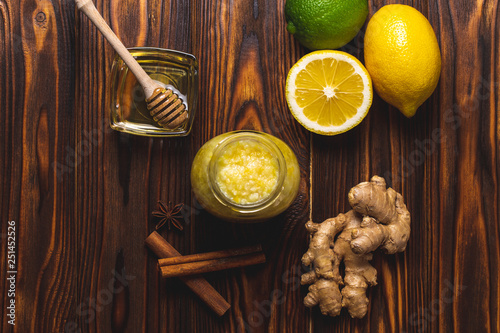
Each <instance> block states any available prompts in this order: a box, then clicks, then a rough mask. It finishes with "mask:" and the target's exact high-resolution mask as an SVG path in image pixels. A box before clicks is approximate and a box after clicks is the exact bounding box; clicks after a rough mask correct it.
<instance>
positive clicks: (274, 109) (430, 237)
mask: <svg viewBox="0 0 500 333" xmlns="http://www.w3.org/2000/svg"><path fill="white" fill-rule="evenodd" d="M94 3H95V4H96V7H97V8H98V10H99V12H100V13H102V15H103V17H104V18H105V19H106V20H107V22H109V23H110V26H111V28H112V29H113V30H114V31H115V32H116V33H117V35H118V37H119V38H121V40H122V41H123V42H124V44H125V45H126V46H157V47H163V48H171V49H177V50H180V51H184V52H189V53H192V54H194V55H195V56H196V57H197V58H198V61H199V79H200V81H199V91H200V96H199V99H198V113H197V115H196V120H195V124H194V128H193V131H192V133H191V135H190V136H188V137H186V138H180V139H150V138H144V137H136V136H131V135H127V134H122V133H118V132H114V131H112V130H110V129H109V126H108V121H107V119H108V103H109V100H108V98H107V97H106V88H107V86H108V84H109V83H110V82H109V76H110V65H111V61H112V59H113V57H114V52H113V50H112V49H111V47H110V46H109V45H108V44H107V42H106V41H105V40H104V39H103V38H102V36H100V34H99V33H98V31H97V30H96V29H95V28H94V27H93V26H92V25H91V24H90V22H89V21H88V19H86V18H85V17H84V16H83V15H82V14H81V13H78V12H77V11H76V9H75V5H74V3H73V1H71V0H53V1H48V0H42V1H36V2H33V1H28V0H19V1H13V0H0V124H1V125H2V127H3V131H2V132H1V133H2V134H1V135H0V177H1V182H0V222H1V223H0V225H1V228H2V229H1V231H0V233H1V235H2V237H1V243H0V244H1V245H2V246H1V247H0V256H1V258H2V259H1V260H0V269H1V273H0V288H1V289H2V290H3V291H7V289H8V284H7V281H6V277H7V273H6V272H7V271H8V269H7V263H6V260H5V259H4V258H6V256H7V248H6V246H5V243H6V240H7V237H6V232H7V221H16V231H17V244H16V246H17V261H18V267H17V270H18V274H17V280H16V282H17V283H16V288H17V289H16V326H15V327H14V326H11V325H9V324H8V323H7V320H6V315H7V310H6V304H7V302H8V301H9V298H8V297H7V294H6V292H4V293H2V297H1V300H2V301H1V304H2V307H1V310H0V314H1V318H2V322H1V324H0V327H1V328H0V331H2V332H23V333H24V332H134V333H136V332H145V333H146V332H147V333H154V332H203V333H205V332H252V333H253V332H311V333H312V332H500V276H499V263H500V262H499V261H500V225H499V221H500V218H499V214H500V213H499V204H500V189H499V183H498V182H499V175H500V167H499V162H500V161H499V154H500V140H499V136H500V122H499V120H500V102H499V98H498V96H499V95H500V84H499V82H500V52H499V51H500V38H499V36H500V25H499V24H498V21H499V17H500V5H499V1H498V0H481V1H480V0H472V1H471V0H453V1H445V0H413V1H410V0H399V1H384V0H370V1H369V8H370V16H371V15H373V13H374V12H375V11H376V10H377V9H379V8H380V7H382V6H383V5H385V4H389V3H404V4H408V5H411V6H413V7H415V8H417V9H418V10H420V11H421V12H422V13H423V14H424V15H425V16H426V17H427V18H428V19H429V21H430V23H431V24H432V26H433V28H434V31H435V32H436V35H437V37H438V42H439V45H440V47H441V52H442V64H443V65H442V72H441V79H440V83H439V86H438V88H437V89H436V91H435V93H434V94H433V95H432V96H431V98H430V99H429V100H428V101H427V102H425V103H424V105H423V106H422V107H421V108H420V109H419V111H418V112H417V115H416V116H415V117H414V118H412V119H406V118H405V117H404V116H402V115H401V114H400V113H399V112H398V111H397V110H396V109H394V108H393V107H390V106H388V105H387V104H386V103H385V102H383V101H382V100H381V99H380V98H379V97H377V96H375V98H374V103H373V106H372V109H371V111H370V113H369V115H368V117H367V118H366V119H365V120H364V121H363V122H362V123H361V124H360V125H359V126H357V127H356V128H355V129H353V130H351V131H349V132H348V133H345V134H342V135H339V136H336V137H322V136H318V135H311V134H309V133H308V132H307V131H306V130H304V129H303V128H302V127H301V126H300V125H299V124H298V123H297V122H296V121H295V120H294V119H293V117H292V116H291V115H290V113H289V111H288V109H287V104H286V100H285V95H284V92H285V80H286V75H287V73H288V70H289V69H290V67H291V66H292V65H293V64H294V63H295V62H296V61H297V60H298V59H299V58H300V57H301V56H302V55H304V54H305V53H306V52H307V50H305V49H303V48H302V47H301V46H299V44H298V43H297V42H296V41H295V40H294V39H293V37H292V36H290V35H289V34H288V33H287V31H286V29H285V26H286V23H285V18H284V5H285V0H278V1H268V0H252V1H248V0H232V1H225V0H189V1H187V0H140V1H132V0H127V1H119V0H96V1H94ZM343 50H345V51H347V52H349V53H351V54H353V55H355V56H357V57H359V58H360V59H363V32H361V33H360V34H359V35H358V36H357V37H356V38H355V39H354V40H353V41H352V42H351V43H349V44H348V45H346V46H345V47H344V48H343ZM237 129H256V130H262V131H264V132H267V133H271V134H273V135H275V136H277V137H279V138H281V139H282V140H284V141H285V142H286V143H288V144H289V145H290V146H291V148H292V149H293V151H294V152H295V153H296V155H297V158H298V160H299V164H300V167H301V176H302V182H301V186H300V192H299V196H298V197H297V199H296V201H295V202H294V203H293V205H292V207H291V208H290V209H289V210H287V211H286V212H285V213H283V214H281V215H280V216H278V217H277V218H275V219H273V220H272V221H270V222H267V223H262V224H256V225H237V224H229V223H226V222H222V221H219V220H217V219H216V218H214V217H212V216H210V215H209V214H208V213H206V212H205V211H204V210H202V209H201V208H200V207H199V205H198V203H197V202H196V199H195V198H194V197H193V195H192V192H191V187H190V178H189V170H190V165H191V162H192V160H193V158H194V155H195V154H196V151H197V150H198V149H199V148H200V147H201V146H202V144H203V143H204V142H206V141H207V140H209V139H210V138H212V137H214V136H216V135H218V134H222V133H224V132H227V131H232V130H237ZM374 174H378V175H381V176H384V177H385V178H386V180H387V182H388V184H389V185H390V186H392V187H393V188H394V189H395V190H397V191H398V192H401V193H402V194H403V197H404V198H405V201H406V203H407V205H408V208H409V210H410V212H411V216H412V235H411V238H410V242H409V244H408V247H407V250H406V251H405V252H404V253H401V254H397V255H392V256H388V255H382V254H381V253H378V252H377V253H376V254H375V256H374V259H373V265H374V266H375V267H376V269H377V271H378V285H377V286H375V287H372V288H370V289H369V292H368V296H369V298H370V307H369V311H368V314H367V316H366V318H364V319H362V320H353V319H351V318H350V317H349V316H348V314H347V312H345V311H343V312H342V315H341V316H340V317H337V318H328V317H324V316H322V315H321V314H320V312H319V310H318V309H317V308H316V309H312V310H309V309H307V308H305V307H304V305H303V303H302V299H303V297H304V296H305V295H306V292H307V290H306V289H307V288H306V287H302V286H300V284H299V278H300V275H301V273H303V272H304V271H305V268H304V267H302V266H301V265H300V258H301V256H302V254H303V253H304V252H305V250H306V248H307V241H308V239H307V233H306V231H305V228H304V224H305V222H306V221H307V220H308V219H309V218H310V216H311V217H312V219H313V220H314V221H316V222H320V221H322V220H323V219H326V218H328V217H332V216H336V215H337V214H338V213H341V212H345V211H347V210H349V204H348V201H347V193H348V190H349V189H350V188H351V187H352V186H354V185H356V184H357V183H359V182H361V181H365V180H367V179H369V178H370V177H371V176H372V175H374ZM158 200H162V201H164V202H168V201H171V202H172V203H180V202H183V203H185V204H186V206H185V208H184V210H183V215H184V217H185V229H184V231H183V232H177V231H170V232H165V231H164V232H162V235H163V236H164V237H165V238H166V239H167V240H168V241H169V242H170V243H171V244H172V245H174V246H175V248H177V249H178V250H179V252H181V253H184V254H190V253H202V252H209V251H217V250H222V249H228V248H235V247H241V246H245V245H252V244H256V243H260V244H262V246H263V250H264V252H265V254H266V258H267V262H266V263H265V264H262V265H257V266H253V267H247V268H243V269H234V270H228V271H222V272H214V273H210V274H206V275H204V276H205V278H206V279H207V280H208V281H209V282H210V284H212V285H213V286H214V288H215V289H216V290H217V291H219V292H220V293H221V295H222V296H223V297H224V298H226V299H227V300H228V301H229V302H230V303H231V309H230V311H229V312H228V313H227V314H226V315H225V316H223V317H222V318H218V317H217V316H215V315H214V314H213V313H212V312H211V310H210V309H209V308H208V307H207V306H205V305H204V304H203V303H202V302H200V301H199V300H198V299H197V297H196V296H195V295H194V294H193V293H192V292H191V291H190V290H189V289H188V288H187V287H185V286H184V285H183V284H182V283H181V282H180V281H177V280H175V279H170V280H163V279H161V278H160V277H159V274H158V272H157V269H156V258H155V257H154V256H153V255H152V254H151V253H149V252H148V250H147V249H146V248H145V247H144V245H143V244H144V239H145V238H146V237H147V236H148V235H149V233H150V232H151V231H153V230H154V225H155V224H156V222H158V221H157V220H156V219H155V218H154V217H153V216H152V215H151V212H152V211H153V210H155V209H156V205H157V201H158ZM124 314H125V315H124Z"/></svg>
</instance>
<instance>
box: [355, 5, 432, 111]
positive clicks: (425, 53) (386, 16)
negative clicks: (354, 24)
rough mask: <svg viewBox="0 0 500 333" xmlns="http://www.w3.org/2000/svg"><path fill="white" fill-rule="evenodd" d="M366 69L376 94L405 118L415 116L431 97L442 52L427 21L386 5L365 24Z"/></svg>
mask: <svg viewBox="0 0 500 333" xmlns="http://www.w3.org/2000/svg"><path fill="white" fill-rule="evenodd" d="M364 51H365V66H366V69H367V70H368V72H369V73H370V76H371V78H372V80H373V87H374V88H375V91H376V92H377V94H378V95H379V96H380V97H381V98H382V99H383V100H385V101H386V102H387V103H389V104H391V105H393V106H395V107H397V108H398V109H399V110H400V111H401V112H402V113H403V114H404V115H405V116H407V117H412V116H413V115H415V112H416V111H417V109H418V107H419V106H420V105H422V103H424V101H425V100H426V99H427V98H429V96H431V95H432V92H433V91H434V89H436V86H437V84H438V81H439V75H440V72H441V52H440V51H439V45H438V42H437V39H436V35H435V33H434V30H433V29H432V26H431V25H430V23H429V21H428V20H427V19H426V18H425V16H424V15H422V14H421V13H420V12H419V11H418V10H416V9H415V8H413V7H410V6H406V5H386V6H384V7H382V8H380V9H379V10H378V11H377V12H376V13H375V14H374V15H373V17H372V18H371V19H370V21H369V22H368V26H367V27H366V35H365V49H364Z"/></svg>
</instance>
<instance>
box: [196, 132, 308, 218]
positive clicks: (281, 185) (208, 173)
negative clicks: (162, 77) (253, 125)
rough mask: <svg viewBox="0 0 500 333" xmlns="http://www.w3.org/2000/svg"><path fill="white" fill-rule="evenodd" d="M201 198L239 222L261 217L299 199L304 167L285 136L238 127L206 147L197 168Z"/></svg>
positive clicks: (212, 210)
mask: <svg viewBox="0 0 500 333" xmlns="http://www.w3.org/2000/svg"><path fill="white" fill-rule="evenodd" d="M191 183H192V187H193V191H194V193H195V195H196V198H197V199H198V201H199V202H200V203H201V205H202V206H203V207H204V208H205V209H206V210H207V211H209V212H210V213H211V214H213V215H215V216H217V217H220V218H222V219H225V220H228V221H233V222H258V221H263V220H266V219H269V218H271V217H274V216H276V215H278V214H280V213H281V212H283V211H284V210H286V209H287V208H288V207H289V206H290V204H291V203H292V202H293V200H294V199H295V197H296V195H297V192H298V188H299V183H300V170H299V166H298V163H297V158H296V157H295V155H294V153H293V152H292V150H291V149H290V147H288V145H286V144H285V143H284V142H283V141H281V140H279V139H278V138H276V137H274V136H271V135H269V134H265V133H261V132H253V131H237V132H230V133H225V134H222V135H219V136H217V137H215V138H213V139H211V140H210V141H208V142H207V143H205V145H203V147H201V149H200V150H199V151H198V153H197V154H196V156H195V159H194V161H193V166H192V169H191Z"/></svg>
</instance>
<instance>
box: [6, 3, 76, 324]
mask: <svg viewBox="0 0 500 333" xmlns="http://www.w3.org/2000/svg"><path fill="white" fill-rule="evenodd" d="M72 11H73V6H72V5H70V4H68V3H67V2H65V3H58V2H54V3H52V2H50V1H38V2H36V3H34V2H19V1H8V0H7V1H1V2H0V16H1V21H0V22H1V28H0V29H1V37H0V38H1V40H2V43H1V45H3V47H2V48H1V50H0V53H1V62H0V63H1V65H0V77H1V78H2V79H1V80H2V84H1V87H0V91H1V92H0V95H1V100H2V103H1V105H2V111H1V112H0V113H1V114H2V127H3V135H2V136H1V138H0V141H1V144H0V147H1V148H0V149H1V153H0V154H1V156H2V164H3V166H2V169H1V170H2V171H1V172H2V187H1V191H2V195H1V196H2V204H1V208H0V209H1V217H2V222H1V225H2V232H6V231H7V230H6V222H7V220H13V221H15V222H16V237H17V243H16V251H17V258H16V259H17V267H15V269H7V266H6V264H4V263H6V261H4V259H3V258H6V252H5V251H6V248H5V247H4V246H2V250H1V253H2V260H1V262H2V265H1V266H2V272H1V273H0V275H1V276H2V279H1V280H2V282H0V285H1V287H2V290H7V289H5V287H6V283H5V281H6V279H5V277H6V272H7V270H17V275H16V295H15V301H16V320H15V328H16V330H17V331H24V332H29V331H40V332H41V331H45V332H51V331H56V330H58V329H59V328H61V327H64V324H65V322H66V321H67V320H69V319H70V318H72V314H73V313H74V309H75V306H74V304H73V303H72V302H73V300H74V297H75V294H74V292H75V286H76V279H77V274H76V269H77V267H76V265H74V262H75V259H76V255H77V253H76V250H77V249H76V247H72V246H70V244H74V243H75V241H76V233H75V232H74V231H75V230H74V229H72V228H71V227H70V223H69V221H70V220H71V219H72V218H73V217H74V216H73V211H74V195H73V193H74V183H73V182H72V180H71V178H67V177H64V171H63V170H62V169H61V168H59V165H60V164H62V163H66V162H65V160H66V157H67V155H68V152H67V150H66V149H67V148H71V147H72V144H73V142H74V138H73V137H72V135H71V133H72V132H71V129H72V128H73V126H74V118H73V114H72V104H73V100H74V96H73V82H74V78H75V75H74V71H73V68H72V66H71V64H72V63H73V62H74V50H73V49H72V41H73V39H74V36H73V35H72V34H71V29H70V25H71V24H72ZM56 163H59V164H56ZM4 227H5V231H4V229H3V228H4ZM3 244H5V243H4V242H3V238H2V245H3ZM10 275H11V274H10ZM3 295H4V296H2V298H3V300H4V301H5V303H4V302H2V304H5V305H7V294H6V293H5V294H4V293H3ZM9 301H10V300H9ZM6 311H7V310H6V308H5V307H4V306H2V310H1V313H2V318H3V320H2V327H3V330H4V331H10V330H11V329H12V328H14V326H11V325H10V324H7V320H5V319H6V318H7V317H6V314H7V312H6Z"/></svg>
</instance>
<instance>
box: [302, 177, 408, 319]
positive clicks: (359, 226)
mask: <svg viewBox="0 0 500 333" xmlns="http://www.w3.org/2000/svg"><path fill="white" fill-rule="evenodd" d="M348 198H349V204H350V205H351V207H352V208H353V209H352V210H350V211H349V212H347V213H345V214H339V215H338V216H337V217H334V218H330V219H327V220H325V221H323V222H322V223H314V222H312V221H309V222H307V223H306V229H307V231H308V232H309V233H310V235H311V237H310V243H309V249H308V251H307V252H306V253H305V254H304V256H303V257H302V263H303V264H304V265H306V266H309V265H311V264H312V266H313V270H311V271H309V272H307V273H305V274H303V275H302V278H301V283H302V284H310V286H309V293H308V294H307V296H306V297H305V298H304V304H305V305H306V306H308V307H313V306H315V305H319V307H320V310H321V313H323V314H324V315H329V316H337V315H339V314H340V311H341V310H342V308H343V307H345V308H347V310H348V311H349V314H350V315H351V317H353V318H362V317H364V316H365V315H366V312H367V310H368V303H369V301H368V298H367V297H366V289H367V288H368V286H374V285H376V284H377V271H376V270H375V268H374V267H373V266H372V265H370V263H369V261H370V260H371V259H372V254H371V252H373V251H375V250H376V249H378V248H381V249H382V250H383V251H384V252H386V253H390V254H392V253H396V252H401V251H404V249H405V248H406V243H407V242H408V238H409V236H410V213H409V212H408V210H407V209H406V205H405V204H404V202H403V197H402V196H401V194H399V193H397V192H396V191H394V190H393V189H392V188H386V183H385V180H384V178H382V177H379V176H374V177H372V179H371V180H370V181H369V182H364V183H360V184H358V185H356V186H355V187H353V188H352V189H351V190H350V191H349V195H348ZM341 262H344V267H345V269H344V271H345V273H344V277H343V278H342V276H341V273H340V264H341ZM341 285H343V286H344V287H343V288H342V289H340V286H341Z"/></svg>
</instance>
